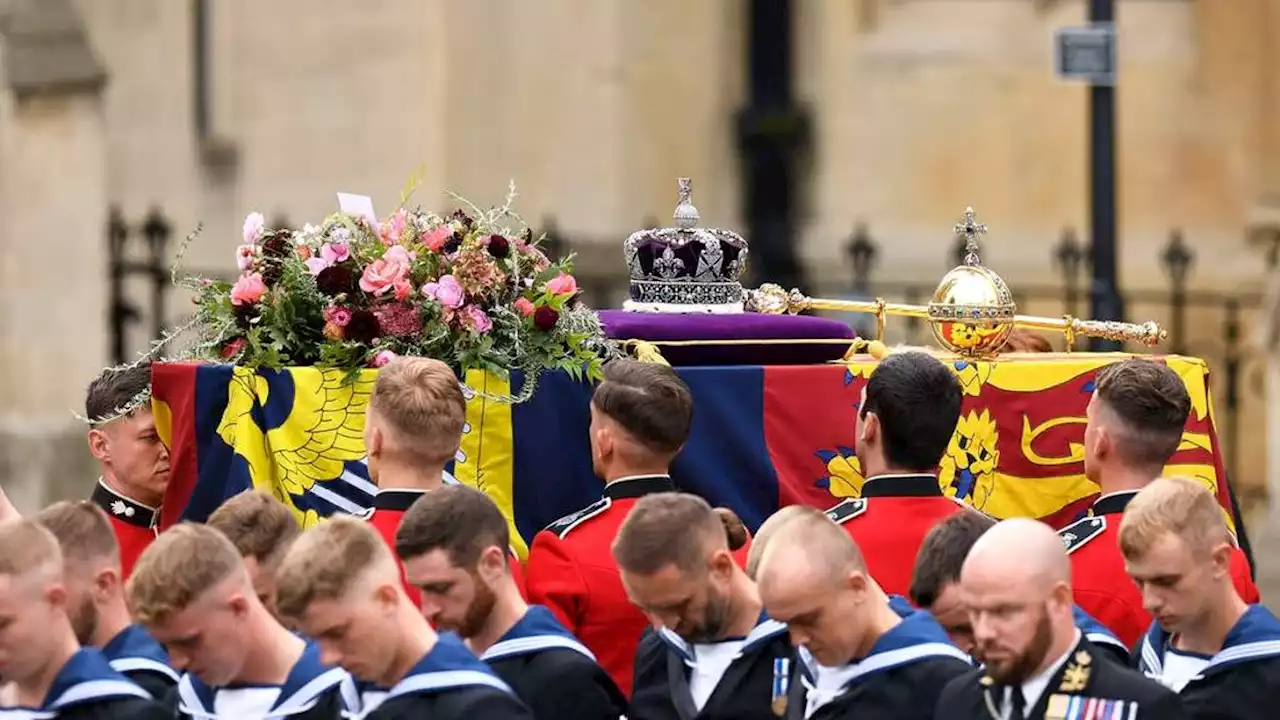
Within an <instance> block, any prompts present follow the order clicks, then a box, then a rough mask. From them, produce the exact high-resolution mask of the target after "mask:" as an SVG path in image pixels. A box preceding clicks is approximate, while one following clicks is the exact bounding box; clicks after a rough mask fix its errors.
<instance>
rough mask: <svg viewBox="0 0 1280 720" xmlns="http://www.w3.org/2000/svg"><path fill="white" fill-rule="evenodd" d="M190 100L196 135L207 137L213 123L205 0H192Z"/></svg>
mask: <svg viewBox="0 0 1280 720" xmlns="http://www.w3.org/2000/svg"><path fill="white" fill-rule="evenodd" d="M191 75H192V78H191V79H192V83H191V93H192V96H191V101H192V108H191V110H192V115H193V116H194V117H195V124H196V137H197V138H199V139H200V140H205V139H207V138H208V137H209V131H210V126H211V125H212V124H213V121H212V118H211V117H210V116H211V114H212V113H211V112H210V110H211V108H210V104H211V103H210V102H209V94H210V92H211V83H210V82H209V76H210V69H209V4H208V2H207V1H206V0H194V1H193V3H192V8H191Z"/></svg>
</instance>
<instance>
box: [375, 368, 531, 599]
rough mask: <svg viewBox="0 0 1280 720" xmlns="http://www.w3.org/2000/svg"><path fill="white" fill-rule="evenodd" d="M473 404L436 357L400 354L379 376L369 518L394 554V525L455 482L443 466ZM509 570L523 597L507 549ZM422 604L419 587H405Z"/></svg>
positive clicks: (515, 562)
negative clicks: (419, 502)
mask: <svg viewBox="0 0 1280 720" xmlns="http://www.w3.org/2000/svg"><path fill="white" fill-rule="evenodd" d="M466 421H467V400H466V397H465V396H464V394H463V391H462V385H461V384H460V383H459V382H458V377H457V376H456V375H454V374H453V371H452V370H450V369H449V366H448V365H445V364H444V363H442V362H440V361H439V360H435V359H433V358H422V357H399V358H396V359H395V360H392V361H391V362H390V363H388V364H386V365H384V366H383V367H382V369H380V370H379V371H378V379H377V381H376V382H375V383H374V389H373V395H372V397H370V399H369V407H368V408H367V410H366V411H365V425H364V444H365V448H366V450H367V452H368V453H369V478H370V479H371V480H372V481H373V483H374V484H375V485H377V486H378V493H377V495H374V497H373V508H372V509H371V510H370V512H369V513H368V515H367V516H366V517H367V518H368V519H369V522H370V523H371V524H372V525H373V528H374V529H375V530H377V531H378V534H379V535H381V536H382V539H383V540H384V541H385V542H386V543H387V548H388V549H390V550H391V551H392V552H393V553H394V551H395V546H396V528H398V527H400V519H401V518H402V517H404V514H405V511H407V510H408V509H409V506H410V505H412V504H413V502H414V501H415V500H417V499H418V498H420V497H422V495H423V494H424V493H427V492H430V491H431V490H436V489H438V488H441V487H444V486H445V485H447V484H452V482H456V481H453V479H452V478H451V477H447V474H446V473H445V466H446V465H448V464H449V463H450V462H452V461H453V459H454V457H455V456H456V455H457V454H458V449H459V447H461V445H462V431H463V427H464V426H465V425H466ZM508 558H509V559H510V563H511V572H512V575H513V577H515V580H516V586H517V587H518V588H520V592H521V593H523V592H524V570H523V568H521V566H520V559H519V557H518V556H517V555H516V554H515V553H514V552H511V551H508ZM404 589H405V593H406V594H407V595H408V596H409V599H410V600H411V601H413V603H414V604H415V605H416V604H417V603H418V602H419V600H421V598H420V597H419V594H418V590H417V589H416V588H414V587H413V586H412V585H410V584H409V583H408V582H407V581H405V582H404Z"/></svg>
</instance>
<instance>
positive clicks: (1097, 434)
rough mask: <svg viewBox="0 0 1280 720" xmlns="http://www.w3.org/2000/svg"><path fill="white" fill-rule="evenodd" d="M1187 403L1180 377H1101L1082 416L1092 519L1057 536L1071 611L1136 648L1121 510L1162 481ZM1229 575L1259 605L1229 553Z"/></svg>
mask: <svg viewBox="0 0 1280 720" xmlns="http://www.w3.org/2000/svg"><path fill="white" fill-rule="evenodd" d="M1190 412H1191V398H1190V396H1189V395H1188V394H1187V388H1186V384H1185V383H1184V382H1183V381H1182V378H1181V377H1179V376H1178V373H1176V372H1174V371H1173V369H1172V368H1170V367H1169V366H1168V365H1165V364H1164V363H1162V362H1156V361H1154V360H1147V359H1144V358H1134V359H1130V360H1124V361H1122V362H1118V363H1114V364H1112V365H1108V366H1107V367H1105V368H1103V369H1102V370H1100V371H1099V372H1098V375H1097V378H1096V384H1095V387H1094V391H1093V397H1092V398H1091V399H1090V400H1089V405H1088V407H1087V409H1086V410H1085V415H1086V416H1087V424H1086V425H1085V430H1084V472H1085V475H1086V476H1088V478H1089V479H1090V480H1092V481H1094V482H1096V483H1097V484H1098V485H1099V487H1100V488H1101V489H1102V495H1101V496H1100V497H1099V498H1098V499H1097V500H1095V501H1094V503H1093V507H1092V508H1091V509H1090V511H1089V517H1086V518H1083V519H1081V520H1079V521H1077V522H1075V523H1073V524H1071V525H1069V526H1067V527H1065V528H1063V529H1062V530H1061V531H1060V533H1059V534H1060V535H1061V536H1062V541H1063V543H1065V544H1066V546H1067V552H1068V554H1069V555H1070V556H1071V570H1072V575H1073V579H1074V584H1075V595H1076V604H1077V605H1079V606H1080V607H1081V608H1083V609H1084V611H1085V612H1087V613H1089V614H1090V615H1092V616H1093V617H1095V618H1097V619H1098V621H1099V622H1101V623H1102V624H1103V625H1106V626H1107V627H1108V628H1110V629H1111V631H1112V632H1114V633H1115V634H1116V636H1117V637H1119V638H1120V640H1121V641H1122V642H1123V643H1124V644H1125V645H1126V646H1128V647H1133V646H1134V645H1135V644H1137V642H1138V640H1139V639H1140V638H1141V637H1142V633H1143V632H1145V631H1146V629H1147V627H1148V626H1149V625H1150V624H1151V615H1150V614H1149V613H1148V612H1147V611H1146V610H1144V609H1143V607H1142V603H1143V599H1142V594H1141V593H1140V592H1139V591H1138V587H1137V586H1136V585H1134V583H1133V581H1132V580H1130V579H1129V577H1128V576H1127V575H1126V574H1125V569H1124V558H1122V557H1121V556H1120V549H1119V544H1118V542H1117V535H1118V533H1119V530H1120V518H1121V516H1122V513H1123V512H1124V509H1125V506H1127V505H1128V504H1129V501H1131V500H1132V499H1133V497H1134V495H1136V494H1137V492H1138V491H1139V490H1141V489H1142V488H1144V487H1146V486H1147V485H1148V484H1149V483H1150V482H1151V481H1152V480H1154V479H1156V478H1158V477H1160V474H1161V473H1162V472H1163V471H1164V467H1165V465H1166V464H1168V463H1169V461H1170V460H1171V459H1172V458H1173V456H1174V454H1175V453H1176V452H1177V450H1178V445H1179V444H1180V443H1181V442H1182V434H1183V429H1184V427H1185V426H1186V423H1187V416H1188V415H1189V414H1190ZM1231 574H1232V577H1233V578H1234V579H1235V583H1236V589H1237V591H1239V593H1240V596H1241V597H1242V598H1244V599H1245V601H1246V602H1251V603H1255V602H1258V588H1257V587H1256V586H1255V585H1254V583H1253V579H1252V577H1251V576H1250V571H1249V561H1248V559H1247V558H1245V556H1244V553H1243V552H1241V551H1240V550H1239V548H1236V549H1233V550H1232V551H1231Z"/></svg>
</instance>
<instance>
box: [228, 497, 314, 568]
mask: <svg viewBox="0 0 1280 720" xmlns="http://www.w3.org/2000/svg"><path fill="white" fill-rule="evenodd" d="M208 525H209V527H212V528H214V529H215V530H217V531H219V532H221V533H222V534H223V535H226V536H227V538H228V539H229V540H231V543H232V544H233V545H235V546H236V550H238V551H239V552H240V556H241V557H244V558H253V559H255V560H257V561H258V564H260V565H266V566H272V565H275V564H276V563H278V562H279V561H280V560H281V559H282V558H283V557H284V554H285V552H287V551H288V549H289V545H290V544H291V543H292V542H293V541H294V540H295V539H296V538H297V537H298V535H300V534H302V526H301V525H299V524H298V518H296V517H294V515H293V511H292V510H290V509H289V507H288V506H287V505H285V504H284V503H282V502H280V501H279V500H277V499H276V498H275V496H273V495H271V494H270V493H265V492H263V491H261V490H246V491H245V492H242V493H240V494H239V495H236V496H234V497H232V498H231V499H230V500H227V501H226V502H224V503H223V504H222V506H221V507H219V508H218V509H217V510H214V511H213V514H212V515H210V516H209V520H208Z"/></svg>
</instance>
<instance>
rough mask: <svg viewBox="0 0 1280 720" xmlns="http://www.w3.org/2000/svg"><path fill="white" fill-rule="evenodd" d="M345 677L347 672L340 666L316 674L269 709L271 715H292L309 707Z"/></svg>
mask: <svg viewBox="0 0 1280 720" xmlns="http://www.w3.org/2000/svg"><path fill="white" fill-rule="evenodd" d="M346 678H347V672H346V671H345V670H343V669H341V668H331V669H329V670H326V671H325V672H323V673H321V674H320V675H317V676H316V677H314V678H312V679H311V680H310V681H308V682H307V684H306V685H303V686H302V687H300V688H298V690H297V691H296V692H294V693H293V694H292V695H290V696H289V697H288V699H286V700H285V701H284V702H283V703H280V705H279V707H277V708H276V709H275V710H272V711H271V714H272V715H292V714H294V713H296V712H302V711H303V710H308V709H310V708H311V707H312V706H313V705H315V703H316V700H317V699H319V697H320V696H321V695H323V694H324V693H325V692H327V691H328V690H329V689H330V688H332V687H333V686H335V685H337V684H338V683H341V682H342V681H343V680H345V679H346Z"/></svg>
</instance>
